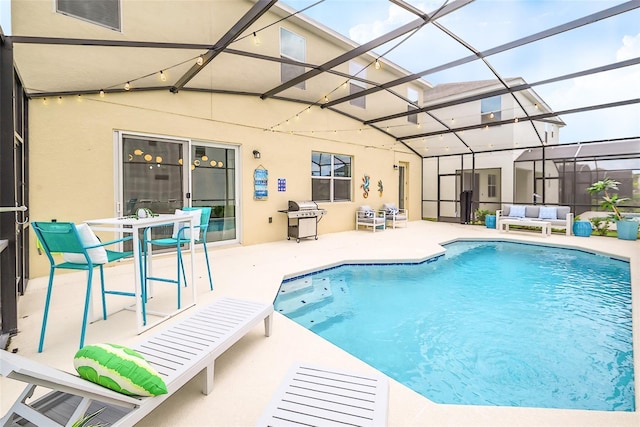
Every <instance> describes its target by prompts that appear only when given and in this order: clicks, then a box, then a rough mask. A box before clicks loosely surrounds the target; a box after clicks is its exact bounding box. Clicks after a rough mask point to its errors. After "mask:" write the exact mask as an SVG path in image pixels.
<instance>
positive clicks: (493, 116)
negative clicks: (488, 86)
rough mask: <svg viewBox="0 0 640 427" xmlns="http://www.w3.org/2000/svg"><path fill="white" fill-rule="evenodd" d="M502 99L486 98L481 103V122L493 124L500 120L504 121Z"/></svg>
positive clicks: (495, 97) (496, 97) (497, 97)
mask: <svg viewBox="0 0 640 427" xmlns="http://www.w3.org/2000/svg"><path fill="white" fill-rule="evenodd" d="M501 110H502V98H500V97H499V96H493V97H491V98H484V99H483V100H482V101H480V114H481V122H482V124H485V123H493V122H495V121H498V120H502V114H501Z"/></svg>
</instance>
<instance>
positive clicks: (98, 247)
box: [31, 222, 143, 353]
mask: <svg viewBox="0 0 640 427" xmlns="http://www.w3.org/2000/svg"><path fill="white" fill-rule="evenodd" d="M31 226H32V229H33V231H34V232H35V233H36V236H37V238H38V240H39V241H40V243H41V245H42V248H43V250H44V253H45V254H46V255H47V258H48V259H49V263H50V266H51V267H50V270H49V285H48V287H47V296H46V300H45V304H44V317H43V318H42V329H41V331H40V343H39V344H38V352H39V353H41V352H42V349H43V347H44V335H45V331H46V328H47V319H48V317H49V305H50V303H51V293H52V291H53V277H54V275H55V272H56V270H57V269H67V270H85V271H86V272H87V285H86V287H87V289H86V292H85V301H84V312H83V316H82V327H81V332H80V348H82V347H83V346H84V339H85V332H86V329H87V316H88V313H89V304H90V303H91V282H92V280H93V269H94V268H96V267H97V268H99V269H100V290H101V293H102V317H103V319H104V320H106V319H107V302H106V298H105V295H121V296H133V297H135V296H136V294H135V292H123V291H116V290H107V289H105V285H104V270H103V266H104V265H105V264H108V263H110V262H114V261H117V260H119V259H123V258H127V257H130V256H132V254H133V252H118V251H111V250H107V249H105V246H109V245H113V244H116V243H120V242H123V241H125V240H130V239H132V237H125V238H122V239H117V240H112V241H109V242H105V243H102V242H100V240H99V239H98V237H97V236H96V235H95V234H94V233H93V231H92V230H91V228H89V226H88V225H86V224H78V225H76V224H74V223H72V222H32V223H31ZM56 253H62V258H63V259H62V262H58V261H56V258H55V257H54V255H53V254H56ZM141 297H143V295H141Z"/></svg>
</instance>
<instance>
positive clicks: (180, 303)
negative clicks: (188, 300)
mask: <svg viewBox="0 0 640 427" xmlns="http://www.w3.org/2000/svg"><path fill="white" fill-rule="evenodd" d="M176 258H178V262H177V263H178V265H177V266H176V267H177V270H176V273H177V285H178V286H176V288H177V289H178V310H180V307H182V302H181V301H180V296H181V295H182V289H180V266H182V270H183V274H184V265H183V264H182V251H181V250H180V243H178V245H177V247H176ZM184 285H185V286H187V279H186V277H185V279H184Z"/></svg>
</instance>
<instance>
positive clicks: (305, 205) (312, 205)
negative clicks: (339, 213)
mask: <svg viewBox="0 0 640 427" xmlns="http://www.w3.org/2000/svg"><path fill="white" fill-rule="evenodd" d="M316 209H318V204H317V203H316V202H314V201H311V200H308V201H301V202H296V201H294V200H289V210H290V211H306V210H316Z"/></svg>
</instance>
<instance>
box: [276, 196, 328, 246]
mask: <svg viewBox="0 0 640 427" xmlns="http://www.w3.org/2000/svg"><path fill="white" fill-rule="evenodd" d="M278 212H282V213H285V214H287V240H291V238H292V237H293V238H294V239H296V242H298V243H300V239H302V238H305V237H313V238H315V239H316V240H318V222H320V220H321V219H322V216H323V215H324V214H325V213H327V211H326V210H324V209H320V208H318V204H317V203H316V202H313V201H304V202H296V201H293V200H289V208H288V209H287V210H281V211H278Z"/></svg>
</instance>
